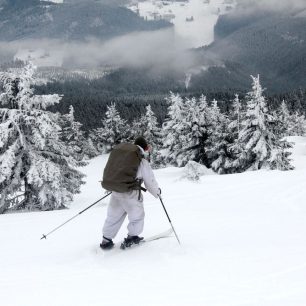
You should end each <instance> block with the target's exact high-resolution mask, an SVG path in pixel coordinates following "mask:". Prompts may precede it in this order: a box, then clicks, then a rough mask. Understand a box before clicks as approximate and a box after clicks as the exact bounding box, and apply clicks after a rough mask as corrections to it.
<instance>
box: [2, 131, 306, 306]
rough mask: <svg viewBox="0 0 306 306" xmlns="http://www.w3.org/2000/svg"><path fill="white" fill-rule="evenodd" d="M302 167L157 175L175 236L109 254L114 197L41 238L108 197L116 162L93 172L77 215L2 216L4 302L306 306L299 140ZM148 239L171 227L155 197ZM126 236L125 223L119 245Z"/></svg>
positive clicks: (97, 162) (35, 305) (300, 140)
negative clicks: (193, 178)
mask: <svg viewBox="0 0 306 306" xmlns="http://www.w3.org/2000/svg"><path fill="white" fill-rule="evenodd" d="M289 141H294V142H296V145H295V147H294V149H293V152H294V164H295V165H296V167H297V169H296V170H294V171H287V172H281V171H254V172H246V173H243V174H233V175H204V176H201V178H200V181H199V182H197V183H193V182H190V181H188V180H181V179H179V178H180V177H181V176H182V173H183V169H179V168H174V167H169V168H164V169H160V170H155V175H156V178H157V180H158V181H159V183H160V186H161V188H162V195H163V198H164V203H165V205H166V208H167V210H168V212H169V215H170V217H171V219H172V223H173V225H174V227H175V229H176V231H177V233H178V235H179V238H180V240H181V242H182V245H181V246H180V245H179V244H178V242H177V241H176V239H175V238H174V237H171V238H167V239H162V240H157V241H154V242H149V243H147V244H143V245H142V246H140V247H135V248H134V249H130V250H126V251H121V250H120V249H114V250H111V251H108V252H103V251H102V250H100V249H99V247H98V244H99V243H100V240H101V228H102V225H103V221H104V218H105V214H106V207H105V205H106V204H107V199H106V200H103V202H102V203H100V204H97V205H96V206H94V207H92V208H91V209H89V210H88V211H86V212H84V214H81V215H79V216H78V217H77V218H76V219H74V220H72V221H71V222H70V223H68V224H66V225H65V226H64V227H62V228H61V229H59V230H58V231H56V232H54V233H53V234H52V235H50V236H49V237H48V238H47V240H40V238H41V236H42V234H43V233H44V234H47V233H48V232H49V231H50V230H52V229H53V228H55V227H56V226H58V225H59V224H61V223H63V222H65V221H66V220H68V219H69V218H71V217H73V216H74V215H77V214H78V212H79V211H81V210H82V209H84V208H85V207H87V206H89V205H90V204H91V203H93V202H94V201H95V200H97V199H98V198H100V197H102V196H103V195H104V193H103V191H102V189H101V188H100V183H99V180H100V179H101V176H102V171H103V165H104V164H105V162H106V159H107V156H106V155H103V156H100V157H97V158H95V159H93V160H91V162H90V163H89V165H88V166H87V167H86V168H84V171H85V172H86V174H87V175H88V176H87V184H86V185H84V186H82V192H81V194H79V195H78V196H77V197H76V198H75V201H74V203H73V205H72V206H71V208H70V209H69V210H61V211H52V212H32V213H22V214H21V213H20V214H7V215H1V216H0V241H1V252H0V271H1V272H0V275H1V290H0V301H1V305H5V306H17V305H18V306H25V305H26V306H27V305H29V306H42V305H43V306H79V305H80V306H84V305H90V306H95V305H99V306H100V305H107V306H112V305H118V306H119V305H120V306H121V305H124V306H129V305H134V306H135V305H136V306H137V305H139V306H143V305H145V306H156V305H162V306H186V305H188V306H189V305H192V306H200V305H203V306H204V305H207V306H225V305H226V306H242V305H243V306H305V305H306V291H305V288H306V278H305V274H306V259H305V258H306V245H305V235H306V222H305V218H306V206H305V198H306V188H305V181H306V172H305V168H306V137H289ZM145 210H146V224H145V230H144V236H151V235H155V234H157V233H159V232H163V231H165V230H167V229H168V228H169V223H168V220H167V218H166V216H165V213H164V211H163V209H162V206H161V205H160V203H159V201H158V200H156V199H155V198H153V197H152V196H150V195H148V194H145ZM125 235H126V224H125V225H124V226H123V227H122V229H121V231H120V233H119V234H118V236H117V237H116V239H115V242H116V243H119V242H120V241H121V240H122V239H123V237H124V236H125Z"/></svg>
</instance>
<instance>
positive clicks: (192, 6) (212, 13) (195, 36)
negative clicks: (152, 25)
mask: <svg viewBox="0 0 306 306" xmlns="http://www.w3.org/2000/svg"><path fill="white" fill-rule="evenodd" d="M234 6H235V1H231V3H229V4H227V3H226V1H223V0H211V1H207V2H206V1H205V0H189V1H186V2H180V1H157V0H146V1H140V2H138V3H137V4H134V5H131V6H129V8H130V9H131V10H133V11H134V12H139V15H140V16H142V17H144V18H146V19H147V20H154V19H159V18H162V19H167V17H169V18H170V20H169V19H168V20H169V21H170V22H172V23H173V24H174V31H175V34H176V35H177V36H178V37H180V38H182V39H184V40H185V41H186V42H187V43H188V46H189V47H190V48H196V47H201V46H203V45H208V44H210V43H211V42H213V40H214V26H215V24H216V22H217V20H218V17H219V14H225V13H227V9H229V8H233V7H234ZM227 7H229V8H227ZM171 15H173V16H171ZM172 17H174V18H172ZM186 19H187V20H188V19H189V20H190V19H193V21H187V20H186Z"/></svg>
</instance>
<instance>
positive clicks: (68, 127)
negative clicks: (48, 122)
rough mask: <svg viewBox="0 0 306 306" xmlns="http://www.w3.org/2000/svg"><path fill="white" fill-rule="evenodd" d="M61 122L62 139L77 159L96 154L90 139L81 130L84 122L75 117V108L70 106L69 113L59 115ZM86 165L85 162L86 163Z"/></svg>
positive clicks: (80, 159)
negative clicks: (76, 119) (91, 146)
mask: <svg viewBox="0 0 306 306" xmlns="http://www.w3.org/2000/svg"><path fill="white" fill-rule="evenodd" d="M59 123H60V126H61V127H62V131H61V133H60V135H61V140H63V141H64V142H65V143H66V144H67V146H68V149H69V153H70V154H72V155H73V156H74V157H75V159H77V160H78V161H82V160H83V159H84V157H85V155H86V157H93V156H95V152H94V151H93V149H92V148H90V147H89V144H88V141H87V139H86V138H85V136H84V132H83V131H82V130H81V127H82V124H81V123H79V122H77V121H75V119H74V108H73V106H72V105H70V107H69V113H68V114H65V115H63V116H60V117H59ZM84 165H85V164H84Z"/></svg>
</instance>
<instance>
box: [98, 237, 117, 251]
mask: <svg viewBox="0 0 306 306" xmlns="http://www.w3.org/2000/svg"><path fill="white" fill-rule="evenodd" d="M114 245H115V244H114V243H113V240H112V239H108V238H106V237H104V236H103V240H102V243H100V248H101V249H102V250H110V249H112V248H113V247H114Z"/></svg>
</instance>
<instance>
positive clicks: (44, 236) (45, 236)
mask: <svg viewBox="0 0 306 306" xmlns="http://www.w3.org/2000/svg"><path fill="white" fill-rule="evenodd" d="M110 194H111V192H110V193H108V194H107V195H106V196H104V197H103V198H101V199H99V200H97V201H96V202H94V203H93V204H91V205H89V206H88V207H86V208H85V209H83V210H82V211H80V212H79V213H78V214H77V215H75V216H73V217H72V218H70V219H69V220H67V221H66V222H64V223H63V224H61V225H59V226H58V227H56V228H55V229H53V230H52V231H51V232H49V233H48V234H47V235H45V234H43V235H42V237H41V238H40V240H41V239H47V236H49V235H50V234H52V233H54V232H55V231H56V230H58V229H59V228H61V227H62V226H64V225H65V224H67V223H68V222H70V221H71V220H73V219H74V218H76V217H77V216H79V215H81V214H82V213H83V212H84V211H86V210H87V209H89V208H91V207H92V206H94V205H96V204H97V203H98V202H100V201H102V200H103V199H105V198H106V197H108V196H109V195H110Z"/></svg>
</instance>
